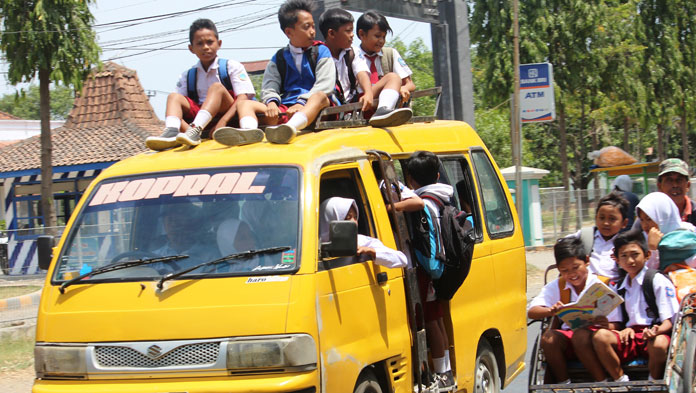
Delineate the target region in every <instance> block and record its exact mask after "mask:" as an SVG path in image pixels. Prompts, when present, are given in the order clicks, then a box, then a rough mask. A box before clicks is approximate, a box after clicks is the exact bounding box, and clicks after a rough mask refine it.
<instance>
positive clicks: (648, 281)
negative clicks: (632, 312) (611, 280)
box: [616, 269, 662, 325]
mask: <svg viewBox="0 0 696 393" xmlns="http://www.w3.org/2000/svg"><path fill="white" fill-rule="evenodd" d="M622 273H623V275H622V276H621V277H620V278H619V280H618V281H617V282H616V288H617V291H616V292H617V293H618V294H619V296H621V297H624V296H626V289H625V288H622V289H618V288H619V287H621V284H622V283H623V282H624V280H625V279H626V276H627V274H626V273H625V272H622ZM658 273H660V272H658V271H657V270H655V269H648V270H647V271H646V272H645V277H644V278H643V286H642V289H643V297H645V302H646V303H648V317H651V318H652V319H653V320H652V325H654V324H657V323H659V322H660V309H659V308H658V307H657V301H656V299H655V290H654V287H653V280H654V279H655V274H658ZM660 274H662V273H660ZM621 314H622V315H623V320H624V323H628V312H626V303H625V302H624V303H621ZM651 314H652V315H651Z"/></svg>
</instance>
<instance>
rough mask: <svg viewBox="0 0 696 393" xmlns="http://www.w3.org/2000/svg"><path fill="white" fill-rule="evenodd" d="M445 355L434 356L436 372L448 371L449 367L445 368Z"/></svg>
mask: <svg viewBox="0 0 696 393" xmlns="http://www.w3.org/2000/svg"><path fill="white" fill-rule="evenodd" d="M445 363H446V361H445V357H444V356H443V357H441V358H433V367H434V368H435V372H436V373H438V374H442V373H446V372H447V369H446V368H445Z"/></svg>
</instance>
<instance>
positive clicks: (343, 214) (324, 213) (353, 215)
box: [319, 197, 407, 267]
mask: <svg viewBox="0 0 696 393" xmlns="http://www.w3.org/2000/svg"><path fill="white" fill-rule="evenodd" d="M319 213H320V215H319V237H320V238H321V241H322V242H328V241H329V223H330V222H331V221H342V220H351V221H355V223H356V224H357V223H358V206H357V205H356V204H355V201H354V200H352V199H350V198H341V197H332V198H329V199H327V200H325V201H324V202H322V203H321V207H320V208H319ZM358 255H360V256H367V257H368V258H369V259H372V260H373V261H374V262H375V263H376V264H378V265H382V266H386V267H405V266H406V265H407V260H406V255H404V253H403V252H401V251H397V250H392V249H391V248H389V247H387V246H385V245H384V244H383V243H382V242H381V241H379V239H375V238H373V237H369V236H364V235H360V234H358Z"/></svg>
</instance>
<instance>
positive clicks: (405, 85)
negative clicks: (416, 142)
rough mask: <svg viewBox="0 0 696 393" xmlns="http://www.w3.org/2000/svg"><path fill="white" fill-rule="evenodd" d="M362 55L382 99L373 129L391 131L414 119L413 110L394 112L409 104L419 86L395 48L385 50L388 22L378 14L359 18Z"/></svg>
mask: <svg viewBox="0 0 696 393" xmlns="http://www.w3.org/2000/svg"><path fill="white" fill-rule="evenodd" d="M357 28H358V37H360V41H361V43H360V47H359V48H358V50H359V53H358V54H359V55H360V57H362V58H363V59H365V61H366V62H367V64H368V66H369V67H370V82H371V83H372V92H373V94H378V95H379V108H377V111H376V112H375V113H374V115H372V117H371V118H370V125H371V126H373V127H388V126H394V125H397V124H403V123H406V122H407V121H409V120H410V119H411V116H412V115H413V112H412V111H411V108H400V109H397V110H393V109H394V108H395V107H396V105H397V104H398V102H399V99H401V102H402V103H406V102H407V101H408V100H409V98H410V97H411V92H413V91H414V90H416V85H415V84H414V83H413V81H412V80H411V74H412V72H411V69H410V68H408V66H407V65H406V62H405V61H404V59H403V58H401V55H399V52H398V51H397V50H396V49H394V48H384V42H385V40H386V37H387V32H391V31H392V30H391V27H389V22H387V18H385V17H384V16H383V15H380V14H379V13H377V12H375V11H367V12H365V13H364V14H362V15H361V16H360V18H358V23H357Z"/></svg>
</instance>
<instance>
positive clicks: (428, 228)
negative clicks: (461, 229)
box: [407, 205, 445, 279]
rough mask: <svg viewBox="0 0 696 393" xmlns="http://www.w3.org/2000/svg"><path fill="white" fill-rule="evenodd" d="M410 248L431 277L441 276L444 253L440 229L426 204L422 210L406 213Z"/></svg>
mask: <svg viewBox="0 0 696 393" xmlns="http://www.w3.org/2000/svg"><path fill="white" fill-rule="evenodd" d="M407 217H408V223H409V228H408V229H409V235H410V238H411V248H412V249H413V253H414V254H415V258H416V260H417V261H418V264H419V265H420V266H421V267H422V268H423V269H424V270H425V272H426V273H428V275H429V276H430V277H431V278H433V279H438V278H440V277H441V276H442V271H443V270H444V267H445V266H444V263H443V261H444V260H445V255H444V249H443V247H442V242H441V241H440V239H441V237H440V230H439V228H438V226H437V225H435V220H436V219H437V216H436V215H435V213H434V212H433V211H431V210H430V207H429V206H428V205H425V207H424V208H423V209H422V210H418V211H415V212H411V213H407Z"/></svg>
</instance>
